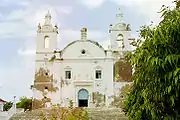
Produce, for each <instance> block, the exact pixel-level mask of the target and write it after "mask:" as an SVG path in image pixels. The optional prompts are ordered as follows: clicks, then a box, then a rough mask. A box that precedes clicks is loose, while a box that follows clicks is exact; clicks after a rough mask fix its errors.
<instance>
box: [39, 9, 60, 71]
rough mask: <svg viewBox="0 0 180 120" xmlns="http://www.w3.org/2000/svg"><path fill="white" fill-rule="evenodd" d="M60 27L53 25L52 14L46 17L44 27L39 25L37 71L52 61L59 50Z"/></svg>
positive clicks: (48, 13)
mask: <svg viewBox="0 0 180 120" xmlns="http://www.w3.org/2000/svg"><path fill="white" fill-rule="evenodd" d="M57 36H58V27H57V26H56V25H55V26H53V25H52V23H51V14H50V12H49V11H48V12H47V14H46V15H45V21H44V24H43V25H40V24H39V25H38V29H37V39H36V69H39V67H42V66H43V65H44V64H46V62H47V61H48V59H50V58H51V57H52V56H53V54H54V50H55V49H56V48H57Z"/></svg>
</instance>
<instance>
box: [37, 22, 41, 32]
mask: <svg viewBox="0 0 180 120" xmlns="http://www.w3.org/2000/svg"><path fill="white" fill-rule="evenodd" d="M37 31H38V32H40V31H41V24H40V23H39V24H38V29H37Z"/></svg>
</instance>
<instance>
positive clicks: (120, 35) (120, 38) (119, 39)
mask: <svg viewBox="0 0 180 120" xmlns="http://www.w3.org/2000/svg"><path fill="white" fill-rule="evenodd" d="M123 39H124V38H123V35H122V34H119V35H118V36H117V38H116V40H117V41H123Z"/></svg>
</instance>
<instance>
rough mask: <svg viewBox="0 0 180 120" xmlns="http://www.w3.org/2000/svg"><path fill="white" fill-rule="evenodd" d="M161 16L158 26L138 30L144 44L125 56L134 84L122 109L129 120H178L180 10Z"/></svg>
mask: <svg viewBox="0 0 180 120" xmlns="http://www.w3.org/2000/svg"><path fill="white" fill-rule="evenodd" d="M161 13H162V17H163V20H162V21H161V22H160V23H159V25H157V26H155V27H152V26H143V27H141V29H140V37H141V38H142V39H144V40H145V41H144V42H143V43H142V45H141V46H139V47H137V49H136V50H135V51H134V52H133V53H132V54H131V55H130V56H129V57H130V58H131V63H132V65H133V67H134V70H135V71H134V73H133V76H132V79H133V80H134V84H133V86H132V91H131V92H130V94H129V96H128V99H127V101H126V104H125V108H124V110H125V111H126V113H127V115H128V116H129V118H130V119H133V120H178V119H180V102H179V101H180V94H179V93H180V22H179V21H180V8H179V7H176V8H174V9H173V10H172V9H170V8H169V7H166V6H163V7H162V11H161Z"/></svg>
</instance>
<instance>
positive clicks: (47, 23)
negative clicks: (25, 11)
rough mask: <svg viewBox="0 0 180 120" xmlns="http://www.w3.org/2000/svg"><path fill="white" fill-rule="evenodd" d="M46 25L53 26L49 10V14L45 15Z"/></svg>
mask: <svg viewBox="0 0 180 120" xmlns="http://www.w3.org/2000/svg"><path fill="white" fill-rule="evenodd" d="M44 24H45V25H51V14H50V12H49V10H48V12H47V14H46V15H45V23H44Z"/></svg>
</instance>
